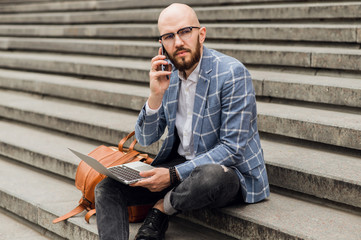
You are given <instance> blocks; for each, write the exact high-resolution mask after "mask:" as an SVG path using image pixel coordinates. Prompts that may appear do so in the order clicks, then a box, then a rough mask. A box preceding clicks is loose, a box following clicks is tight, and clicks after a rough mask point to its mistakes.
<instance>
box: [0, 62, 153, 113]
mask: <svg viewBox="0 0 361 240" xmlns="http://www.w3.org/2000/svg"><path fill="white" fill-rule="evenodd" d="M0 87H2V88H5V89H13V90H18V91H23V92H30V93H37V94H41V95H47V96H53V97H60V98H65V99H73V100H77V101H84V102H88V103H94V104H102V105H106V106H113V107H118V108H124V109H130V110H135V111H139V110H140V109H141V108H142V107H143V105H144V103H145V102H146V101H147V98H148V96H149V87H148V84H147V85H139V84H134V83H129V82H107V81H105V80H103V79H84V78H76V77H71V76H62V75H54V74H44V73H32V72H24V71H14V70H6V69H0Z"/></svg>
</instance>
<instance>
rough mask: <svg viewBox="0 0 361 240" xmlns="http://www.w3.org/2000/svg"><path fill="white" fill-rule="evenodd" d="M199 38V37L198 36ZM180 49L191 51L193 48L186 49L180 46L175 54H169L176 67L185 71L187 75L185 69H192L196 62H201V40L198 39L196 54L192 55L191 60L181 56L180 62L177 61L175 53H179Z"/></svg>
mask: <svg viewBox="0 0 361 240" xmlns="http://www.w3.org/2000/svg"><path fill="white" fill-rule="evenodd" d="M198 39H199V37H198ZM179 51H188V52H190V53H192V52H191V50H190V49H186V48H178V49H177V50H176V51H175V52H174V54H173V55H169V56H168V57H169V60H170V61H171V62H172V64H173V65H174V67H175V68H176V69H178V70H179V71H180V72H183V75H184V76H185V71H186V70H189V69H191V68H192V67H193V66H194V65H195V64H197V63H198V62H199V60H200V59H201V44H200V43H199V40H198V41H197V46H196V50H195V52H194V54H193V55H192V57H191V60H190V61H189V62H186V61H185V58H181V59H180V61H179V62H177V61H176V60H175V57H174V56H175V55H176V54H177V52H179Z"/></svg>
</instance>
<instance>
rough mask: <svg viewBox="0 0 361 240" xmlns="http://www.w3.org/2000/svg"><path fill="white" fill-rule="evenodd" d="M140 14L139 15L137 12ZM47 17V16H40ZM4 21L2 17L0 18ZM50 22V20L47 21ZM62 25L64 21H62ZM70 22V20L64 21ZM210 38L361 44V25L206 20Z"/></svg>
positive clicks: (123, 27) (128, 32) (77, 33)
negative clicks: (219, 21)
mask: <svg viewBox="0 0 361 240" xmlns="http://www.w3.org/2000/svg"><path fill="white" fill-rule="evenodd" d="M135 15H136V14H135ZM39 19H43V18H39ZM0 20H1V18H0ZM44 24H47V22H44ZM58 24H60V23H58ZM63 24H66V23H63ZM202 25H204V26H205V27H207V39H212V40H222V41H229V40H236V41H239V40H243V41H252V42H254V41H259V42H260V41H261V42H264V41H288V42H300V41H301V42H321V43H324V42H328V43H348V44H357V43H358V44H359V43H360V42H361V25H360V24H356V23H355V24H350V23H345V24H342V23H341V22H337V23H332V24H331V23H328V24H327V23H302V24H300V23H269V22H266V23H233V22H229V23H203V22H202ZM0 35H1V36H22V37H29V36H31V37H82V38H84V37H95V38H118V39H122V38H128V39H129V38H130V39H137V38H147V39H149V38H153V39H156V38H157V37H158V36H159V33H158V28H157V26H156V24H150V23H148V22H146V23H142V24H135V23H125V24H119V23H113V24H99V23H96V24H95V23H94V24H84V25H83V24H82V25H76V24H75V25H34V24H32V25H14V24H13V25H7V24H5V25H0Z"/></svg>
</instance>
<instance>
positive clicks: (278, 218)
mask: <svg viewBox="0 0 361 240" xmlns="http://www.w3.org/2000/svg"><path fill="white" fill-rule="evenodd" d="M0 172H1V174H0V180H1V181H0V198H1V201H0V205H1V207H4V208H6V210H8V211H10V212H13V213H14V214H17V215H19V216H21V217H23V218H25V219H27V220H28V221H30V222H33V223H36V224H38V225H39V226H41V227H43V228H45V229H48V230H49V231H52V232H54V233H55V234H58V235H60V236H62V237H64V238H67V239H97V233H96V219H95V218H92V219H91V221H90V224H87V223H85V221H84V219H83V216H78V217H74V218H71V219H69V220H68V221H67V223H64V222H62V223H59V224H52V223H51V220H52V219H53V218H55V217H56V216H58V215H61V214H63V213H64V212H67V211H69V209H72V208H73V207H74V205H76V203H77V200H78V199H79V198H80V192H79V191H78V190H77V189H76V188H75V187H74V186H73V184H72V183H71V182H66V181H64V180H63V179H59V178H56V177H53V176H49V175H47V174H45V173H43V172H39V171H37V170H31V169H29V168H25V167H24V166H20V165H19V164H16V163H14V162H13V161H11V160H9V159H5V158H4V157H1V159H0ZM9 183H10V184H9ZM33 186H37V187H36V190H34V188H33ZM54 186H56V188H54ZM49 193H50V194H49ZM54 200H57V201H54ZM9 202H12V203H13V204H11V205H9V204H7V203H9ZM205 213H208V216H205ZM186 215H187V214H186ZM195 215H196V216H197V218H198V220H197V221H200V222H201V223H203V224H205V225H206V224H210V225H211V226H212V227H214V228H216V229H217V230H219V231H223V232H227V235H232V236H233V237H236V238H237V239H239V238H240V237H245V238H253V239H271V238H272V239H275V238H276V239H349V240H352V239H359V237H360V232H361V229H360V226H361V225H360V223H361V222H360V221H361V217H360V216H359V215H355V214H352V213H349V212H345V211H341V210H336V209H332V208H330V207H326V206H318V205H317V204H313V203H310V202H306V201H303V200H298V199H294V198H292V197H288V196H284V195H281V194H277V193H273V194H272V195H271V197H270V198H269V200H267V201H263V202H261V203H258V204H254V205H242V206H232V207H227V208H224V209H219V210H215V211H211V210H209V209H204V210H200V211H198V212H197V213H196V214H195ZM222 216H223V218H224V219H223V220H224V221H222V224H219V222H218V221H219V219H220V217H222ZM193 217H195V216H193ZM183 223H184V224H185V225H182V224H179V222H173V221H172V222H171V224H170V229H169V231H168V232H167V235H166V237H167V239H229V238H228V237H226V236H225V235H219V234H217V233H215V232H213V231H210V230H207V231H204V229H202V228H199V227H198V229H197V227H195V226H192V225H191V224H189V223H188V224H187V223H185V222H183ZM240 223H242V224H240ZM244 224H246V225H248V226H249V227H247V228H246V229H245V228H243V227H245V225H244ZM242 226H243V227H242ZM138 227H139V224H131V226H130V231H131V235H132V236H134V234H135V232H136V229H137V228H138ZM199 230H201V231H199ZM202 230H203V231H202ZM197 234H199V235H197ZM340 237H341V238H340Z"/></svg>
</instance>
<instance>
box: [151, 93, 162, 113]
mask: <svg viewBox="0 0 361 240" xmlns="http://www.w3.org/2000/svg"><path fill="white" fill-rule="evenodd" d="M162 100H163V95H150V96H149V98H148V106H149V108H151V109H153V110H155V109H158V108H159V107H160V105H161V104H162Z"/></svg>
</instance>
